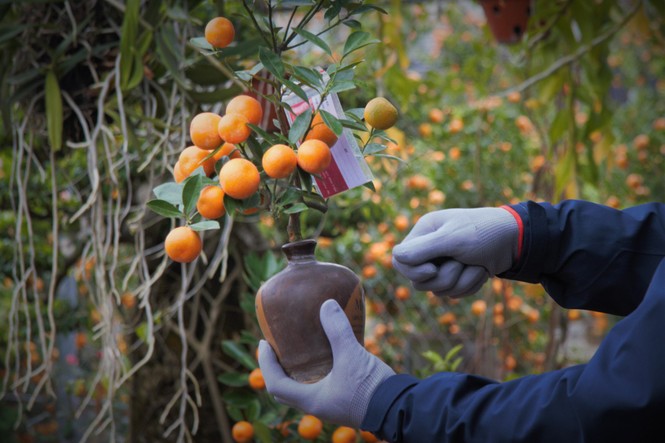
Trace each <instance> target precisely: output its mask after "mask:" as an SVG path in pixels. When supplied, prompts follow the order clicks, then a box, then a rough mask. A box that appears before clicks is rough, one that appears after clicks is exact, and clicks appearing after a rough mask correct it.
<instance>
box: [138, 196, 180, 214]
mask: <svg viewBox="0 0 665 443" xmlns="http://www.w3.org/2000/svg"><path fill="white" fill-rule="evenodd" d="M146 206H148V208H150V209H151V210H152V211H154V212H156V213H157V214H159V215H161V216H163V217H182V216H183V213H182V212H180V211H179V210H178V208H176V207H175V206H173V205H172V204H171V203H169V202H167V201H165V200H150V201H149V202H148V203H146Z"/></svg>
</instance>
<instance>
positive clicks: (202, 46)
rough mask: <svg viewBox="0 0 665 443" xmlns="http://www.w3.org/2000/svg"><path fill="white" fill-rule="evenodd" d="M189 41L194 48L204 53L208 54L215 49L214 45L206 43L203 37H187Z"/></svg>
mask: <svg viewBox="0 0 665 443" xmlns="http://www.w3.org/2000/svg"><path fill="white" fill-rule="evenodd" d="M189 43H190V44H191V45H192V46H194V47H195V48H196V49H199V50H201V51H203V54H204V55H208V54H209V53H212V52H214V51H215V47H214V46H213V45H211V44H210V43H208V40H206V39H205V37H193V38H190V39H189Z"/></svg>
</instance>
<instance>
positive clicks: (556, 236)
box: [500, 200, 665, 315]
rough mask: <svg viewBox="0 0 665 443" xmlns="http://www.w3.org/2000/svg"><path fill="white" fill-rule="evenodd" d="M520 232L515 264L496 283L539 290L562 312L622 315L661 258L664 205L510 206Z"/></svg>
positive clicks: (633, 304)
mask: <svg viewBox="0 0 665 443" xmlns="http://www.w3.org/2000/svg"><path fill="white" fill-rule="evenodd" d="M512 208H513V209H514V210H515V211H516V212H517V213H518V214H519V215H520V217H521V218H522V222H523V227H524V237H523V238H524V247H523V252H522V256H521V258H520V260H519V261H518V263H517V264H516V266H515V267H514V268H513V269H511V270H510V271H508V272H506V273H505V274H502V275H501V276H500V277H503V278H510V279H513V280H520V281H526V282H531V283H542V285H543V287H544V288H545V290H547V292H548V294H549V295H550V296H551V297H552V298H553V299H554V300H555V301H556V302H557V303H559V304H560V305H562V306H563V307H566V308H577V309H589V310H594V311H600V312H607V313H611V314H616V315H627V314H629V313H630V312H632V311H633V310H634V309H635V307H637V305H638V304H639V303H640V301H641V300H642V297H644V293H645V291H646V288H647V286H648V285H649V282H650V281H651V276H652V275H653V272H654V269H656V266H658V263H659V262H660V260H661V259H662V258H663V256H664V255H665V205H664V204H660V203H649V204H645V205H640V206H635V207H632V208H628V209H625V210H623V211H620V210H617V209H613V208H610V207H606V206H602V205H598V204H594V203H590V202H585V201H577V200H568V201H565V202H562V203H560V204H558V205H551V204H548V203H534V202H526V203H521V204H518V205H514V206H512Z"/></svg>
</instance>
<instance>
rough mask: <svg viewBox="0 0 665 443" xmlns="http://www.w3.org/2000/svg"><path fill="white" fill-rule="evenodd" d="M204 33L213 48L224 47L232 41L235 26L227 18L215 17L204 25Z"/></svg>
mask: <svg viewBox="0 0 665 443" xmlns="http://www.w3.org/2000/svg"><path fill="white" fill-rule="evenodd" d="M204 35H205V39H206V40H207V42H208V43H210V44H211V45H212V46H214V47H215V48H225V47H227V46H228V45H230V44H231V42H233V38H234V37H235V28H234V27H233V23H231V20H229V19H228V18H226V17H215V18H213V19H212V20H210V21H209V22H208V24H207V25H206V27H205V31H204Z"/></svg>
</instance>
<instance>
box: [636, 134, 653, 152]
mask: <svg viewBox="0 0 665 443" xmlns="http://www.w3.org/2000/svg"><path fill="white" fill-rule="evenodd" d="M650 141H651V140H650V139H649V136H648V135H646V134H639V135H638V136H637V137H635V138H634V139H633V146H635V149H646V148H648V147H649V143H650Z"/></svg>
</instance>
